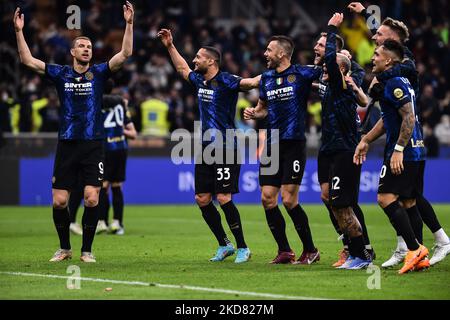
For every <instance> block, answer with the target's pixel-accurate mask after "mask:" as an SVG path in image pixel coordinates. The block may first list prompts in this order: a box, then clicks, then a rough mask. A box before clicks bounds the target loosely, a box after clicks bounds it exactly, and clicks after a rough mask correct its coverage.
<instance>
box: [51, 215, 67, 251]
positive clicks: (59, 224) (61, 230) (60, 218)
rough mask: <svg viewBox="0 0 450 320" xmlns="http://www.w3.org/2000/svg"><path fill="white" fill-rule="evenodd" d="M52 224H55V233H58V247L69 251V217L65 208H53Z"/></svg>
mask: <svg viewBox="0 0 450 320" xmlns="http://www.w3.org/2000/svg"><path fill="white" fill-rule="evenodd" d="M53 223H54V224H55V228H56V232H58V237H59V245H60V247H61V249H66V250H69V249H70V248H71V247H70V232H69V226H70V215H69V210H68V208H67V207H65V208H64V209H55V208H53Z"/></svg>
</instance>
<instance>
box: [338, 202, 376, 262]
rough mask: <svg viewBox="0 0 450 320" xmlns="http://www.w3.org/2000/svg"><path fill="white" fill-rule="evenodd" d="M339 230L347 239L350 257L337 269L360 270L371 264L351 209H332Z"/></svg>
mask: <svg viewBox="0 0 450 320" xmlns="http://www.w3.org/2000/svg"><path fill="white" fill-rule="evenodd" d="M332 210H333V213H334V215H335V217H336V220H337V221H338V223H339V228H340V230H342V231H343V232H344V234H345V235H347V237H348V239H349V253H350V256H349V258H348V259H347V261H346V262H345V263H344V264H343V265H341V266H340V267H338V268H342V269H362V268H366V267H368V266H369V265H370V263H371V262H372V260H371V257H370V254H369V252H368V251H367V249H366V248H365V245H364V235H363V232H362V227H361V224H360V223H359V221H358V218H357V217H356V215H355V213H354V212H353V208H352V207H343V208H336V207H332Z"/></svg>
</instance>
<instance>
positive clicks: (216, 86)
mask: <svg viewBox="0 0 450 320" xmlns="http://www.w3.org/2000/svg"><path fill="white" fill-rule="evenodd" d="M189 80H190V82H191V83H192V84H193V85H194V87H195V88H196V90H197V96H198V106H199V110H200V121H201V126H202V135H205V132H206V131H209V132H210V133H211V139H210V140H211V141H215V139H216V135H217V133H218V132H220V133H221V134H222V138H223V142H224V143H226V130H235V129H236V127H235V122H234V118H235V115H236V103H237V100H238V95H239V85H240V82H241V78H240V77H237V76H234V75H232V74H229V73H227V72H220V71H219V73H217V75H216V76H215V77H214V78H212V79H211V80H208V81H206V80H205V78H204V77H203V75H201V74H199V73H197V72H191V73H190V74H189ZM230 143H231V141H230ZM234 143H235V142H233V144H234ZM203 144H209V141H203Z"/></svg>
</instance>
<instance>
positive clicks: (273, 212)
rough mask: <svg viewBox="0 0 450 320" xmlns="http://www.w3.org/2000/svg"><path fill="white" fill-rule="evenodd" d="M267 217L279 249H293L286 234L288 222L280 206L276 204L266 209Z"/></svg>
mask: <svg viewBox="0 0 450 320" xmlns="http://www.w3.org/2000/svg"><path fill="white" fill-rule="evenodd" d="M265 211H266V219H267V224H268V225H269V228H270V231H271V232H272V235H273V237H274V238H275V241H276V242H277V244H278V250H279V251H291V247H290V246H289V242H288V239H287V236H286V222H285V221H284V218H283V215H282V214H281V211H280V208H278V206H275V207H274V208H272V209H266V210H265Z"/></svg>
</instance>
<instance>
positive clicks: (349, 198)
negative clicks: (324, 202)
mask: <svg viewBox="0 0 450 320" xmlns="http://www.w3.org/2000/svg"><path fill="white" fill-rule="evenodd" d="M317 167H318V180H319V183H320V184H323V183H328V184H329V193H328V194H329V195H328V197H329V203H330V205H331V206H333V207H336V208H343V207H349V206H353V205H356V204H358V196H359V182H360V177H361V165H356V164H354V163H353V152H340V153H335V154H331V155H326V154H323V153H319V157H318V159H317Z"/></svg>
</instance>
